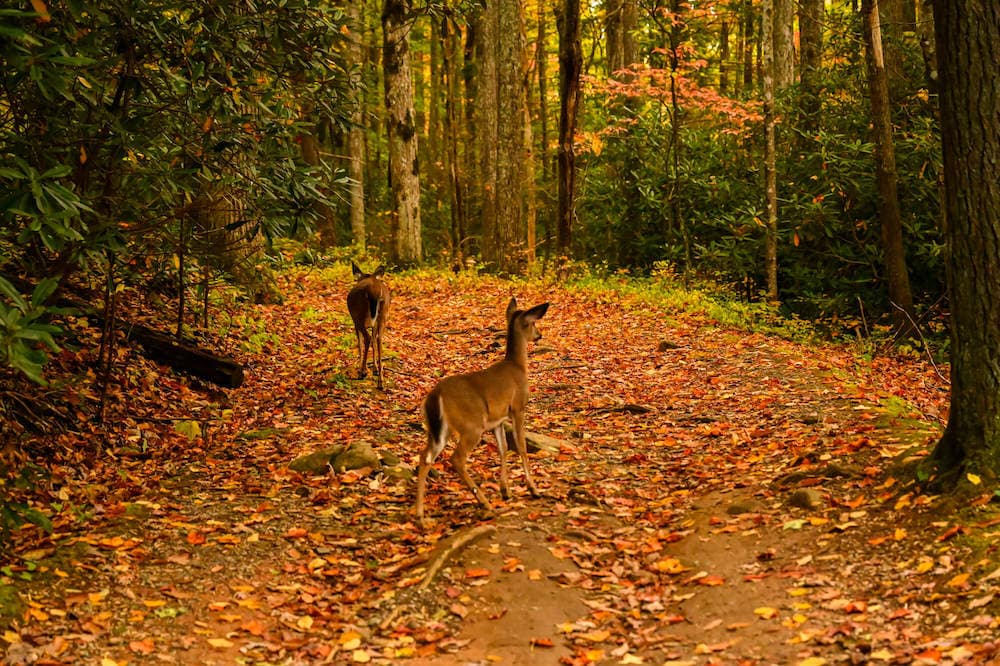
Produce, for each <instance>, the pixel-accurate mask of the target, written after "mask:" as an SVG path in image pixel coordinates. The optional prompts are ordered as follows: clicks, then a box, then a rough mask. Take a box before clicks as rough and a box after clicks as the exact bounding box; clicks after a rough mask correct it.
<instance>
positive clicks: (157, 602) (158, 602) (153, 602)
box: [142, 599, 167, 608]
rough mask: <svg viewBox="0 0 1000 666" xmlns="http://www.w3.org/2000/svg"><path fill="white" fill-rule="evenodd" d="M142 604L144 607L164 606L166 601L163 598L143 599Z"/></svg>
mask: <svg viewBox="0 0 1000 666" xmlns="http://www.w3.org/2000/svg"><path fill="white" fill-rule="evenodd" d="M142 605H143V606H145V607H146V608H159V607H160V606H166V605H167V602H166V601H164V600H163V599H143V601H142Z"/></svg>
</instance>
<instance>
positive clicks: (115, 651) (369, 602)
mask: <svg viewBox="0 0 1000 666" xmlns="http://www.w3.org/2000/svg"><path fill="white" fill-rule="evenodd" d="M388 282H389V284H390V286H391V288H392V290H393V299H394V300H393V304H392V309H391V311H390V324H389V328H388V331H387V334H386V364H385V366H386V373H385V374H386V388H385V391H379V390H377V389H376V388H375V385H374V382H373V381H372V379H371V378H368V379H366V380H357V379H354V377H355V375H356V373H357V356H356V351H355V349H354V337H353V331H352V330H351V328H350V325H349V319H348V317H347V314H346V308H345V305H344V297H345V294H346V292H347V289H348V288H349V286H350V285H349V274H348V272H347V271H346V270H326V271H320V270H304V269H299V270H294V271H290V272H288V273H285V274H284V275H283V277H282V285H281V286H282V288H283V289H284V292H285V295H286V299H287V300H286V302H285V304H283V305H272V306H260V308H259V309H258V310H257V311H256V312H255V313H254V314H253V317H254V319H255V320H257V321H258V323H257V324H254V323H253V321H252V320H244V319H241V318H239V317H238V316H236V315H233V316H232V318H231V320H230V324H231V327H232V330H231V335H230V336H229V337H228V339H229V340H230V341H231V342H232V341H234V340H236V341H239V342H241V343H242V345H241V346H236V345H235V344H234V346H233V347H232V348H231V349H230V350H229V351H231V352H232V353H233V355H234V356H235V357H236V358H237V359H238V360H240V361H241V362H243V363H244V364H245V366H246V370H247V373H246V374H247V380H246V382H245V384H244V386H243V387H241V388H239V389H235V390H230V391H222V390H219V389H212V388H209V387H207V386H206V385H203V384H201V383H200V382H198V381H196V380H192V379H189V378H185V377H182V376H179V375H175V374H173V373H171V372H170V371H168V370H167V369H165V368H161V367H157V366H155V365H153V364H151V363H149V362H148V361H146V360H144V359H142V358H141V357H139V356H138V355H137V354H135V352H134V350H128V349H125V350H122V354H123V356H122V359H121V361H120V364H119V367H120V374H121V384H122V385H121V387H120V388H117V389H115V391H114V392H113V394H112V396H111V397H112V399H113V402H112V406H111V407H110V408H109V414H108V423H109V424H111V425H110V426H103V427H100V428H99V427H97V426H93V425H92V419H90V417H89V416H87V415H86V414H85V413H84V412H86V411H87V410H82V409H81V414H80V416H79V421H78V423H77V424H76V425H75V426H74V427H73V428H70V429H69V430H67V431H66V432H64V433H62V434H60V435H59V436H58V437H57V438H55V441H54V442H49V443H47V446H49V447H50V449H51V450H52V454H51V455H52V460H51V468H52V470H53V476H52V479H51V480H50V486H49V487H50V492H51V493H52V497H51V499H52V501H54V502H57V503H58V505H57V508H59V509H60V511H59V512H58V513H55V514H54V515H53V516H52V520H53V524H54V531H53V533H51V534H46V533H44V532H42V531H40V530H38V529H37V528H34V527H26V528H24V529H21V530H19V531H18V532H16V533H15V534H14V535H13V536H14V552H13V555H12V557H10V558H9V559H8V561H6V562H3V563H0V564H2V568H0V583H2V584H3V585H2V586H0V590H3V589H4V588H6V589H7V590H8V597H9V591H10V590H11V589H13V590H16V592H17V594H18V598H19V599H20V606H19V613H18V616H17V617H16V619H15V620H13V621H9V622H8V623H7V625H6V626H5V627H4V626H3V625H0V655H3V656H2V658H0V663H2V664H69V663H81V664H100V665H101V666H113V665H116V664H117V665H120V664H155V663H164V664H199V665H203V666H209V665H212V664H322V663H337V664H343V663H409V664H443V665H445V666H448V665H459V664H499V665H504V664H508V665H521V664H541V665H544V664H609V665H610V664H656V665H657V666H660V665H664V664H692V665H694V664H698V665H700V664H737V663H739V664H802V665H803V666H816V665H820V664H839V663H848V664H862V663H886V664H910V663H914V664H949V663H970V664H978V663H989V662H990V661H991V660H996V659H998V658H1000V646H998V644H997V642H996V641H997V639H996V636H997V635H1000V555H998V551H997V548H998V545H1000V517H998V516H1000V512H998V510H997V504H996V502H991V499H992V498H993V497H994V494H993V489H991V488H985V487H984V490H983V494H982V496H980V497H973V498H971V499H970V500H969V501H968V502H966V503H965V504H964V505H963V506H962V507H960V508H958V509H956V508H955V507H954V506H953V503H951V502H948V501H946V499H945V498H942V497H939V496H935V495H931V494H928V493H927V492H926V491H924V490H922V489H921V488H920V487H919V485H918V484H915V483H914V482H913V477H914V470H915V469H916V467H915V465H914V464H913V462H912V461H913V460H919V459H920V458H921V457H923V456H926V454H927V453H928V452H929V449H930V448H931V447H932V446H933V443H934V441H935V439H936V438H937V437H938V436H939V434H940V432H941V428H942V423H943V422H944V420H945V417H946V415H945V410H946V405H947V385H946V382H945V381H944V380H943V379H942V377H941V376H940V375H939V374H938V370H937V369H935V368H933V367H932V366H930V365H928V364H925V363H921V362H916V361H912V360H911V361H901V360H899V359H891V358H886V357H878V358H877V359H876V360H874V361H862V360H859V359H858V358H857V357H856V356H855V355H853V354H852V350H850V349H847V348H844V347H837V346H830V345H824V344H820V343H810V344H800V343H795V342H789V341H787V340H785V339H781V338H778V337H773V336H765V335H761V334H756V333H747V332H745V331H739V330H734V329H727V328H726V327H723V326H720V325H718V324H717V323H714V322H713V321H711V320H710V319H708V318H707V317H705V316H701V315H697V314H691V313H690V312H686V311H684V310H683V309H681V308H679V307H677V304H673V305H671V304H669V303H660V304H658V303H656V302H655V301H654V300H653V299H647V298H643V297H641V296H639V295H637V294H632V295H625V294H619V293H615V292H613V291H608V290H600V289H570V288H566V287H564V286H556V285H553V284H543V283H540V282H530V283H509V282H502V281H498V280H492V279H487V278H471V277H466V276H454V277H453V276H445V275H440V274H430V273H420V274H415V275H406V276H389V278H388ZM512 295H516V296H517V298H518V301H519V303H520V304H521V306H522V307H525V306H530V305H534V304H537V303H540V302H543V301H549V302H550V303H551V304H552V305H551V307H550V309H549V310H548V313H547V315H546V316H545V318H544V319H543V320H542V321H541V322H540V323H539V329H540V330H541V331H542V334H543V336H544V337H543V339H542V340H541V341H539V343H538V344H537V345H535V346H534V348H533V350H532V353H531V356H530V360H529V375H530V381H531V385H532V398H531V402H530V405H529V411H528V418H527V420H528V429H529V430H530V431H532V432H534V433H540V434H543V435H547V436H549V437H550V438H553V439H552V440H550V441H551V442H555V445H554V446H549V447H548V450H543V451H540V452H537V453H534V454H532V456H531V464H532V471H533V475H534V478H535V480H536V482H537V483H538V485H539V486H540V489H541V490H542V491H543V494H544V496H543V497H542V498H540V499H532V498H531V497H530V496H529V495H528V494H527V492H526V489H525V487H524V484H523V482H522V477H521V475H520V471H519V465H517V464H514V465H513V466H512V468H513V470H514V471H513V478H512V491H513V498H512V499H511V500H509V501H506V502H504V501H502V500H501V499H500V497H499V492H498V488H497V485H496V483H495V481H496V476H497V474H496V455H497V453H496V449H495V447H494V446H493V445H492V440H491V437H487V438H485V441H484V443H483V444H481V445H480V447H479V449H478V450H477V451H475V452H474V453H473V454H472V460H471V468H472V470H473V473H474V474H477V475H478V476H479V477H480V478H481V479H483V480H484V483H485V486H484V488H485V490H486V493H487V495H488V496H489V497H490V498H491V499H492V500H494V501H495V512H494V515H492V516H483V515H481V513H480V512H479V511H478V510H477V507H476V505H475V502H474V500H473V498H472V496H471V494H470V493H469V492H468V490H467V489H465V488H464V486H462V485H461V483H460V482H459V481H458V479H457V478H456V477H455V475H454V473H453V472H452V470H451V469H450V466H448V465H447V463H444V464H440V465H438V468H439V473H437V474H436V475H435V476H433V477H432V479H431V482H430V485H429V490H428V499H427V511H428V515H429V518H430V522H431V524H430V526H429V527H428V528H427V529H425V530H421V529H418V528H417V527H416V526H415V524H414V523H413V518H412V501H413V495H414V490H413V487H414V486H413V482H412V480H410V479H407V478H406V470H407V469H412V467H413V466H414V465H415V463H416V457H417V452H418V451H419V448H420V447H421V445H422V443H423V437H424V436H423V434H422V426H421V421H420V413H419V405H420V402H421V399H422V396H423V395H424V394H425V393H426V392H427V391H428V390H429V389H430V388H431V386H432V385H433V383H434V382H435V381H436V380H437V379H438V378H439V377H440V376H442V375H443V374H451V373H454V372H459V371H462V372H464V371H468V370H472V369H477V368H481V367H484V366H486V365H487V364H489V363H491V362H493V361H495V360H496V359H498V358H499V357H500V356H501V354H502V346H503V312H504V308H505V305H506V303H507V300H508V299H509V298H510V297H511V296H512ZM81 326H82V325H81ZM78 333H79V335H80V336H84V335H88V334H89V335H93V334H94V332H93V331H90V332H88V331H86V330H84V329H83V328H81V330H80V331H79V332H78ZM82 355H83V352H79V353H71V352H66V353H65V354H63V355H61V356H60V357H59V358H57V359H56V360H55V361H54V365H53V368H52V370H53V372H55V373H58V372H59V370H60V368H64V369H70V368H73V367H76V366H74V364H78V363H81V362H83V361H85V360H86V359H83V358H81V356H82ZM60 390H61V391H63V392H64V393H65V392H67V391H71V390H75V391H77V393H78V396H77V397H78V399H79V400H80V401H82V402H81V404H83V402H86V403H87V404H89V405H91V406H92V404H93V402H92V401H93V400H94V399H95V394H94V389H93V387H92V385H91V384H90V383H88V380H86V379H84V380H80V379H77V380H75V381H74V382H73V384H72V385H71V386H63V387H62V388H61V389H60ZM50 395H51V394H50ZM90 411H91V412H92V409H91V410H90ZM194 424H197V426H198V427H197V428H195V427H194ZM362 442H366V443H369V444H371V445H372V446H373V447H374V449H375V450H376V451H377V452H379V454H381V455H382V457H383V460H386V461H391V460H392V455H395V456H396V457H398V459H399V461H400V464H399V466H398V467H397V468H395V469H394V470H393V469H389V468H384V469H374V468H363V469H357V470H349V471H345V472H334V471H332V470H330V471H329V472H328V473H326V474H323V475H320V476H310V475H305V474H300V473H297V472H293V471H291V470H289V468H288V464H289V462H291V461H292V460H293V459H295V458H296V457H297V456H300V455H303V454H308V453H311V452H314V451H316V450H318V449H324V448H328V447H332V446H335V445H349V444H356V443H362ZM35 446H41V445H40V444H37V445H35ZM392 464H393V463H392V462H390V465H392ZM11 605H16V602H15V601H12V600H10V599H8V606H11Z"/></svg>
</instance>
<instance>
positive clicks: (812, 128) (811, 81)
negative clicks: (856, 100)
mask: <svg viewBox="0 0 1000 666" xmlns="http://www.w3.org/2000/svg"><path fill="white" fill-rule="evenodd" d="M799 42H800V44H801V49H802V56H801V66H800V67H799V86H800V88H801V91H802V96H801V100H800V103H799V111H800V113H801V117H802V121H801V123H800V125H801V127H802V132H803V134H814V133H815V132H816V130H817V129H818V128H819V114H820V108H821V104H820V90H819V81H820V69H821V67H822V65H823V62H822V54H823V0H800V2H799Z"/></svg>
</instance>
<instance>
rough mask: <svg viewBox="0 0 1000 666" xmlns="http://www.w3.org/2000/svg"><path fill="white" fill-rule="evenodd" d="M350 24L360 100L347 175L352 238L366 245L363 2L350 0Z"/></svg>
mask: <svg viewBox="0 0 1000 666" xmlns="http://www.w3.org/2000/svg"><path fill="white" fill-rule="evenodd" d="M346 5H347V22H348V23H347V25H348V29H349V30H350V35H349V37H348V46H347V61H348V68H349V69H350V71H351V74H352V76H356V77H357V78H356V79H355V80H354V90H355V94H356V102H355V104H354V109H353V112H352V113H351V127H350V129H349V130H348V132H347V159H348V168H347V175H348V176H349V177H350V179H351V182H350V184H349V186H348V187H349V188H350V203H351V242H352V243H353V244H354V245H355V246H357V247H358V248H360V249H362V250H364V248H365V234H366V230H365V170H364V165H365V132H364V107H363V105H362V102H363V99H362V97H361V92H360V91H361V90H362V85H361V76H362V74H363V72H364V70H365V60H364V49H362V35H363V30H362V26H363V23H362V11H361V10H362V9H363V7H362V3H359V2H355V1H354V0H347V2H346Z"/></svg>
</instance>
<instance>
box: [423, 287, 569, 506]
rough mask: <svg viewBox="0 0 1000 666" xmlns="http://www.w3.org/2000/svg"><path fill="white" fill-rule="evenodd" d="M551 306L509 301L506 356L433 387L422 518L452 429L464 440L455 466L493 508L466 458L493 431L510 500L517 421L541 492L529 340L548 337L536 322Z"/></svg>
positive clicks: (427, 403)
mask: <svg viewBox="0 0 1000 666" xmlns="http://www.w3.org/2000/svg"><path fill="white" fill-rule="evenodd" d="M548 308H549V304H548V303H542V304H541V305H536V306H535V307H533V308H530V309H528V310H518V309H517V301H516V300H515V299H513V298H512V299H510V303H509V304H508V305H507V351H506V354H505V355H504V358H503V360H502V361H498V362H497V363H494V364H493V365H491V366H490V367H488V368H486V369H485V370H479V371H478V372H470V373H467V374H464V375H453V376H451V377H445V378H444V379H442V380H441V381H440V382H438V383H437V385H436V386H435V387H434V388H433V389H431V392H430V393H429V394H428V395H427V398H426V399H425V400H424V422H425V424H426V427H427V444H426V445H425V446H424V449H423V451H421V453H420V462H419V466H418V469H417V501H416V507H415V512H416V518H417V520H418V521H419V522H420V523H423V519H424V493H425V490H426V488H427V473H428V471H429V470H430V467H431V465H432V464H433V463H434V460H435V459H436V458H437V457H438V455H439V454H440V453H441V451H442V450H443V449H444V447H445V445H446V444H447V443H448V437H449V435H451V434H452V433H454V434H455V435H456V436H457V437H458V444H457V445H456V447H455V452H454V453H453V454H452V456H451V463H452V466H453V467H454V468H455V471H456V472H457V473H458V475H459V477H461V479H462V481H464V482H465V485H467V486H468V487H469V489H470V490H471V491H472V494H473V495H475V497H476V500H477V501H478V502H479V504H480V505H481V506H482V507H483V508H484V509H487V510H488V509H489V508H490V504H489V502H488V501H486V497H485V496H484V495H483V492H482V490H480V489H479V486H477V485H476V483H475V482H474V481H473V480H472V477H470V476H469V472H468V471H467V470H466V468H465V464H466V460H467V458H468V456H469V451H470V450H471V449H472V448H473V447H474V446H475V445H476V444H478V443H479V440H480V439H482V436H483V433H485V432H487V431H490V430H492V431H493V434H494V436H495V437H496V440H497V447H498V448H499V449H500V492H501V494H502V495H503V497H504V499H506V498H507V497H508V496H509V494H510V490H509V488H508V485H507V438H506V436H505V433H504V424H505V423H511V424H512V426H513V429H514V444H515V446H516V447H517V452H518V454H519V455H520V456H521V463H522V465H523V466H524V480H525V482H526V483H527V485H528V490H529V491H530V492H531V495H532V496H533V497H538V489H537V488H536V487H535V482H534V481H532V479H531V471H530V470H529V469H528V452H527V447H526V444H525V441H524V409H525V406H526V405H527V403H528V371H527V364H528V342H529V341H531V342H534V341H536V340H538V339H539V338H541V337H542V335H541V333H539V332H538V329H537V328H536V327H535V322H536V321H538V320H539V319H541V318H542V317H543V316H544V315H545V312H546V310H548Z"/></svg>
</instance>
